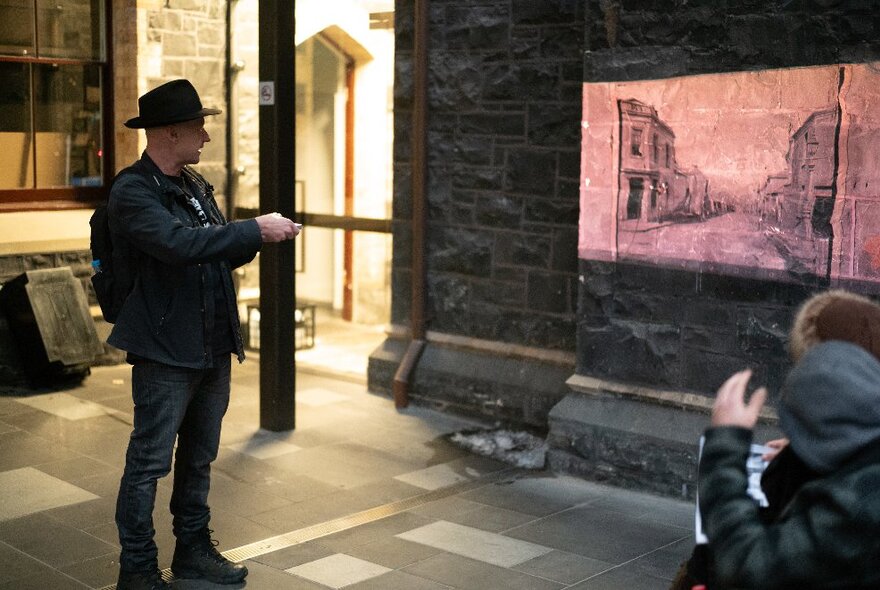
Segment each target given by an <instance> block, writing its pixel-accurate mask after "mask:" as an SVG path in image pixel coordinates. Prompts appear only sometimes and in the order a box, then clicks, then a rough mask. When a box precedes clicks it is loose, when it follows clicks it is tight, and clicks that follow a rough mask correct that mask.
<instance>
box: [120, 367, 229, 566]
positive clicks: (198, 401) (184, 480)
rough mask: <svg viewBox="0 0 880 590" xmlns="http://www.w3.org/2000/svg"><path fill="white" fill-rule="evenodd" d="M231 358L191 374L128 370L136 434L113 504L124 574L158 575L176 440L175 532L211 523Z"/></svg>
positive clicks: (189, 531) (179, 534)
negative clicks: (158, 523) (158, 535)
mask: <svg viewBox="0 0 880 590" xmlns="http://www.w3.org/2000/svg"><path fill="white" fill-rule="evenodd" d="M230 365H231V357H230V356H229V355H224V356H223V357H218V358H216V359H214V368H212V369H186V368H182V367H172V366H169V365H164V364H161V363H154V362H151V361H139V362H137V363H135V364H134V366H133V368H132V372H131V375H132V376H131V389H132V397H133V399H134V430H133V431H132V433H131V439H130V440H129V443H128V452H127V453H126V455H125V470H124V471H123V474H122V481H121V482H120V485H119V497H118V498H117V500H116V526H117V527H118V528H119V542H120V544H121V545H122V553H121V555H120V558H119V564H120V567H121V568H122V569H124V570H127V571H135V570H144V569H155V568H156V567H157V565H158V564H157V553H158V552H157V548H156V542H155V541H154V539H153V537H154V536H155V532H156V531H155V529H154V528H153V506H154V504H155V502H156V483H157V481H158V480H159V478H160V477H164V476H166V475H168V473H169V472H170V471H171V456H172V452H173V451H174V443H175V439H176V441H177V452H176V455H175V460H174V490H173V492H172V494H171V514H172V515H173V516H174V519H173V526H174V534H175V536H177V537H178V538H182V537H187V536H191V535H193V534H195V533H197V532H199V531H201V530H203V529H204V528H205V527H207V525H208V521H209V520H210V518H211V513H210V509H209V508H208V489H209V488H210V483H211V462H212V461H214V459H216V458H217V449H218V447H219V445H220V423H221V421H222V420H223V415H224V414H225V413H226V408H227V407H228V406H229V373H230Z"/></svg>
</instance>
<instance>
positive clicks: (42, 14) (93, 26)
mask: <svg viewBox="0 0 880 590" xmlns="http://www.w3.org/2000/svg"><path fill="white" fill-rule="evenodd" d="M3 1H4V0H0V2H3ZM103 19H104V3H103V2H102V0H37V32H38V36H37V39H38V43H39V55H40V57H69V58H79V59H102V57H103V55H104V52H103V39H102V35H101V33H102V27H101V23H102V22H103Z"/></svg>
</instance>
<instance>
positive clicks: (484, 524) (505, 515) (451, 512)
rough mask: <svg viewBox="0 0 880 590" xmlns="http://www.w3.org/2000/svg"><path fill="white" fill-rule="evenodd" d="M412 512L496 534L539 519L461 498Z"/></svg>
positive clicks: (445, 500)
mask: <svg viewBox="0 0 880 590" xmlns="http://www.w3.org/2000/svg"><path fill="white" fill-rule="evenodd" d="M412 512H414V513H415V514H419V515H421V516H425V517H427V518H432V519H435V520H448V521H449V522H454V523H457V524H463V525H466V526H472V527H474V528H478V529H482V530H484V531H492V532H496V533H497V532H501V531H506V530H508V529H511V528H514V527H518V526H522V525H524V524H526V523H527V522H532V521H533V520H535V519H536V518H538V517H536V516H534V515H532V514H523V513H522V512H515V511H513V510H507V509H506V508H498V507H497V506H490V505H489V504H480V503H479V502H473V501H471V500H465V499H464V498H462V497H460V496H450V497H448V498H443V499H442V500H437V501H436V502H431V503H430V504H426V505H424V506H419V507H418V508H414V509H413V510H412Z"/></svg>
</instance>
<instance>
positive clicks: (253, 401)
mask: <svg viewBox="0 0 880 590" xmlns="http://www.w3.org/2000/svg"><path fill="white" fill-rule="evenodd" d="M258 371H259V363H258V361H256V360H248V361H247V362H246V363H245V364H243V365H240V366H236V367H235V368H234V370H233V394H232V402H231V405H230V409H229V413H228V415H227V418H226V421H225V423H224V431H223V437H222V443H221V450H220V455H219V458H218V460H217V461H216V463H215V465H214V475H213V487H212V491H211V506H212V514H213V519H212V525H211V526H212V528H213V529H214V530H215V537H216V538H217V539H218V540H219V541H220V545H219V549H220V550H221V551H223V552H224V553H225V554H227V555H228V556H230V558H233V559H236V560H243V561H244V562H245V563H246V564H247V566H248V568H249V570H250V575H249V576H248V578H247V581H246V583H244V584H241V585H238V586H216V585H213V584H207V583H204V582H196V581H191V580H175V581H174V582H173V586H174V588H176V589H178V590H179V589H210V588H248V589H250V590H280V589H288V588H289V589H303V590H305V589H327V588H347V589H352V590H367V589H386V590H440V589H463V590H492V589H496V588H497V589H504V590H516V589H536V590H543V589H547V590H551V589H562V588H566V589H578V590H581V589H624V588H625V589H628V590H630V589H645V590H662V589H664V588H666V587H668V585H669V581H670V579H671V578H672V576H673V574H674V572H675V570H676V568H677V566H678V564H679V563H680V562H681V561H682V560H683V559H684V558H685V557H686V556H687V554H688V553H689V552H690V548H691V543H692V538H693V534H692V525H693V505H692V504H690V503H687V502H679V501H674V500H670V499H667V498H661V497H656V496H651V495H646V494H640V493H635V492H631V491H624V490H620V489H615V488H609V487H605V486H601V485H597V484H595V483H592V482H588V481H584V480H581V479H578V478H573V477H568V476H563V475H558V474H553V473H550V472H546V471H527V470H523V469H520V468H514V467H511V466H510V465H507V464H503V463H499V462H496V461H494V460H491V459H487V458H485V457H480V456H476V455H472V454H470V453H468V452H467V451H464V450H463V449H461V448H459V447H457V446H456V445H454V444H452V443H451V442H449V440H448V435H449V434H450V433H453V432H456V431H461V430H467V429H474V428H479V427H481V426H486V425H480V424H476V423H474V422H470V421H466V420H462V419H458V418H456V417H453V416H449V415H446V414H442V413H439V412H436V411H433V410H430V409H426V408H420V407H410V408H407V409H405V410H402V411H398V410H395V408H394V406H393V403H392V402H391V401H390V400H389V399H387V398H385V397H382V396H377V395H373V394H370V393H369V392H367V391H366V388H365V386H364V385H363V384H362V383H356V382H353V380H351V379H345V380H339V379H333V378H329V377H327V376H326V375H315V374H307V373H304V372H302V371H301V372H300V373H298V375H297V409H296V412H297V414H296V419H297V427H296V429H295V430H294V431H292V432H283V433H270V432H266V431H261V430H259V429H258V420H259V407H258V397H259V395H258V382H259V379H258ZM129 387H130V383H129V368H128V367H127V366H114V367H96V368H94V369H93V371H92V374H91V375H90V376H89V377H88V378H87V379H86V380H85V382H84V383H83V384H82V386H80V387H77V388H74V389H69V390H66V391H60V392H45V393H38V394H30V395H5V396H2V397H0V563H2V564H3V566H4V567H2V568H0V590H6V589H10V590H11V589H15V590H30V589H34V590H36V589H40V590H45V589H47V588H50V589H56V590H67V589H84V588H96V589H102V588H109V587H112V584H114V583H115V581H116V574H117V567H118V565H117V558H118V551H119V548H118V542H117V539H116V528H115V525H114V522H113V512H114V503H115V497H116V491H117V485H118V481H119V477H120V475H121V471H122V467H123V461H124V454H125V448H126V442H127V438H128V435H129V432H130V429H131V399H130V394H129ZM170 483H171V482H170V479H165V480H162V481H161V482H160V485H159V493H158V499H157V509H156V511H155V521H156V522H155V524H156V530H157V541H158V544H159V547H160V554H159V559H160V566H161V567H163V568H167V567H168V566H169V565H170V559H171V551H172V550H173V546H174V539H173V536H172V534H171V522H170V520H171V519H170V516H169V514H168V510H167V506H168V501H169V499H170V490H171V485H170Z"/></svg>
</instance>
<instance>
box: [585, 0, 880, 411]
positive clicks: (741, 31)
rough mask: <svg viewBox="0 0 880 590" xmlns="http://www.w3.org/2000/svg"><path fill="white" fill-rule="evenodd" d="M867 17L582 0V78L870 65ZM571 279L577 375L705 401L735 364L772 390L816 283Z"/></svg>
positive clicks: (633, 275) (589, 272)
mask: <svg viewBox="0 0 880 590" xmlns="http://www.w3.org/2000/svg"><path fill="white" fill-rule="evenodd" d="M873 19H874V16H873V13H872V11H871V10H870V9H869V8H868V7H867V5H864V4H852V3H846V2H837V1H833V0H825V1H819V0H802V1H798V2H767V3H758V2H735V3H734V2H721V3H717V4H705V5H699V6H693V5H691V4H688V3H673V5H672V6H664V7H663V9H662V10H660V9H658V8H657V7H656V5H655V4H653V3H650V2H639V1H607V2H606V1H602V2H590V3H589V6H588V14H587V23H588V28H587V32H588V34H587V39H588V51H587V52H586V53H585V56H584V80H585V81H587V82H598V81H631V80H642V79H657V78H664V77H669V76H682V75H691V74H706V73H715V72H733V71H748V70H760V69H769V68H786V67H799V66H810V65H820V64H834V63H846V62H858V61H866V60H870V59H877V57H878V56H880V43H878V41H877V40H876V39H875V37H874V35H873V32H872V31H873V29H872V27H870V26H869V25H868V23H870V22H873ZM587 214H588V213H587ZM579 274H580V284H581V292H580V295H579V298H578V306H579V313H578V368H577V372H578V373H579V374H589V375H593V376H598V377H605V378H609V379H614V380H621V381H627V382H635V383H641V384H647V385H652V386H655V387H661V388H668V389H679V390H689V391H694V392H698V393H704V394H710V395H711V394H713V393H714V391H715V389H716V388H717V387H718V385H720V384H721V382H723V380H724V379H725V378H726V377H727V376H728V375H729V374H730V373H731V372H733V371H734V370H738V369H740V368H742V367H744V366H753V367H755V370H756V377H757V378H758V379H759V380H760V381H761V382H764V383H767V384H768V385H769V386H770V388H771V390H776V389H778V386H779V385H780V384H781V380H782V378H783V376H784V374H785V371H786V370H787V368H788V359H787V354H786V341H787V332H788V329H789V327H790V325H791V320H792V317H793V313H794V311H795V309H796V307H797V305H798V304H799V303H800V302H801V301H803V299H805V298H806V297H808V296H809V295H810V294H811V293H813V292H814V291H815V290H817V289H822V288H825V287H826V286H827V285H823V284H822V283H821V281H813V282H812V284H804V283H799V284H790V283H779V282H773V281H761V280H752V279H740V278H734V277H728V276H721V275H715V274H711V273H696V272H685V271H673V270H664V269H660V268H657V267H650V266H639V265H632V264H609V263H598V262H591V261H583V260H582V261H581V262H580V270H579Z"/></svg>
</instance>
